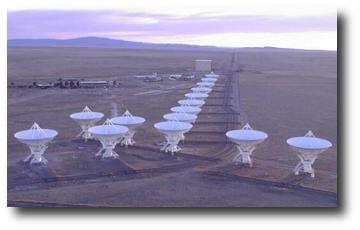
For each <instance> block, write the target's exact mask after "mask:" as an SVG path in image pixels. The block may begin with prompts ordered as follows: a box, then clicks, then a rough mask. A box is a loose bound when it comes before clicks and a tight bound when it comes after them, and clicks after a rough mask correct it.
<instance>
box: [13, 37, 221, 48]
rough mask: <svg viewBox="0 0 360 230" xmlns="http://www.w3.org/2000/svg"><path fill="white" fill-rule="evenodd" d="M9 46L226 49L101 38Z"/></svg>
mask: <svg viewBox="0 0 360 230" xmlns="http://www.w3.org/2000/svg"><path fill="white" fill-rule="evenodd" d="M7 45H8V46H11V47H14V46H15V47H18V46H36V47H97V48H142V49H182V50H183V49H191V50H194V49H224V48H220V47H215V46H197V45H185V44H156V43H146V42H133V41H126V40H119V39H110V38H100V37H81V38H73V39H9V40H8V41H7Z"/></svg>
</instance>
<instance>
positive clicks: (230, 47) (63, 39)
mask: <svg viewBox="0 0 360 230" xmlns="http://www.w3.org/2000/svg"><path fill="white" fill-rule="evenodd" d="M80 38H99V39H109V40H115V41H126V42H138V43H145V44H154V45H185V46H197V47H213V48H219V49H246V48H250V49H251V48H254V49H256V48H274V49H293V50H307V51H335V52H337V49H306V48H294V47H278V46H270V45H269V46H216V45H198V44H189V43H162V42H159V43H157V42H143V41H133V40H125V39H119V38H110V37H101V36H83V37H73V38H8V39H7V41H9V40H61V41H66V40H75V39H80ZM24 47H25V46H24ZM29 47H32V46H29ZM44 47H47V46H44ZM48 47H51V46H48ZM64 47H66V46H64ZM83 47H91V48H117V47H93V46H83Z"/></svg>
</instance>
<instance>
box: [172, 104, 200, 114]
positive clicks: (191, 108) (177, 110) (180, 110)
mask: <svg viewBox="0 0 360 230" xmlns="http://www.w3.org/2000/svg"><path fill="white" fill-rule="evenodd" d="M170 110H171V112H174V113H191V114H195V115H196V114H198V113H200V112H201V108H199V107H195V106H175V107H171V109H170Z"/></svg>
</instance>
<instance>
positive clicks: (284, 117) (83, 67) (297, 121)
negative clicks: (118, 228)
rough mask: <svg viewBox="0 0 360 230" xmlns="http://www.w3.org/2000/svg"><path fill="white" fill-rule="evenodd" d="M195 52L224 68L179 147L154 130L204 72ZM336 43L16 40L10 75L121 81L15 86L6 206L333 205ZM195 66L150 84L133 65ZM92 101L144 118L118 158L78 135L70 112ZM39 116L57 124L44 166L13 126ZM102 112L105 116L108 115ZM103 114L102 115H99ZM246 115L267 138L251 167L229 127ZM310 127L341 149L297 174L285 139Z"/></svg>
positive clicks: (111, 111) (150, 68)
mask: <svg viewBox="0 0 360 230" xmlns="http://www.w3.org/2000/svg"><path fill="white" fill-rule="evenodd" d="M195 59H211V60H213V69H214V71H215V72H216V73H219V74H220V79H219V80H218V81H217V82H216V85H215V86H214V90H213V91H212V92H211V93H210V97H209V98H208V99H207V100H206V104H205V105H204V106H203V107H202V111H201V113H200V114H199V117H198V120H197V121H196V123H195V125H194V128H193V129H192V130H191V131H190V132H189V133H188V134H186V140H185V142H184V143H181V144H180V147H181V148H182V150H181V151H180V152H179V153H176V154H175V156H171V155H170V154H168V153H164V152H161V151H160V147H161V146H159V143H160V142H162V141H163V140H164V137H163V136H162V135H161V134H160V133H159V132H157V130H155V128H153V125H154V123H156V122H159V121H163V118H162V116H163V114H165V113H169V112H170V108H171V107H173V106H177V101H178V100H180V99H183V98H184V94H185V93H188V92H190V88H191V87H193V86H194V85H195V84H196V82H198V81H200V78H201V74H199V73H195V72H194V60H195ZM336 61H337V60H336V52H330V51H302V50H286V49H285V50H283V49H239V50H225V49H224V50H219V51H206V50H204V51H199V50H197V51H188V50H187V51H181V50H145V49H144V50H141V49H109V48H107V49H100V48H35V47H22V48H14V47H8V83H9V82H14V83H15V85H16V84H31V83H32V82H33V81H38V82H50V81H54V80H56V79H58V78H60V77H69V76H70V77H74V78H86V79H98V80H102V79H105V80H116V81H118V82H119V83H120V86H119V87H118V88H109V89H103V88H96V89H59V88H54V89H38V88H30V89H29V88H9V89H8V111H7V112H8V127H7V128H8V205H9V206H20V207H73V206H76V207H336V206H337V156H338V155H337V154H338V151H337V91H336V90H337V69H336ZM153 72H157V73H158V74H160V75H164V76H165V75H166V74H170V73H183V74H194V73H195V74H196V78H195V79H193V80H191V81H171V80H169V79H167V78H164V81H162V82H143V81H141V80H138V79H135V78H134V75H137V74H150V73H153ZM86 105H88V106H90V108H91V109H92V110H93V111H99V112H103V113H104V114H105V118H108V117H112V116H115V115H116V114H122V113H123V112H124V111H125V109H128V110H129V111H130V112H131V113H132V114H134V115H138V116H142V117H145V118H146V122H145V123H144V125H142V126H141V127H140V128H139V129H138V132H137V134H136V135H135V140H136V144H135V146H130V147H128V148H124V147H120V146H117V147H116V152H117V153H119V155H120V159H117V160H99V159H96V158H95V156H94V155H95V153H96V152H97V151H98V149H99V147H100V143H99V142H97V141H95V140H89V141H88V142H84V141H83V140H81V139H78V138H75V136H76V135H77V134H78V133H79V132H80V127H78V126H77V124H76V123H75V122H74V121H72V120H71V119H70V118H69V115H70V114H71V113H74V112H79V111H81V110H82V109H83V108H84V107H85V106H86ZM33 122H38V123H39V125H40V126H41V127H43V128H53V129H56V130H57V131H58V132H59V135H58V136H57V137H56V139H55V140H54V141H53V142H52V143H51V144H50V145H49V148H48V149H47V152H46V153H45V157H46V158H47V159H48V160H49V163H48V164H47V165H44V166H27V165H25V164H23V163H22V160H23V159H24V158H25V157H26V156H27V154H28V152H29V150H28V149H27V147H26V146H25V145H23V144H20V143H19V142H18V141H17V140H16V139H15V138H14V136H13V135H14V133H15V132H17V131H20V130H23V129H28V128H30V126H31V125H32V124H33ZM101 122H104V119H103V120H102V121H101ZM101 122H99V124H100V123H101ZM246 122H250V124H251V126H252V127H253V128H254V129H259V130H262V131H265V132H267V133H268V134H269V138H268V139H267V140H266V141H265V142H264V143H262V144H261V145H259V147H258V148H257V149H256V150H255V151H254V153H253V160H254V167H253V168H249V167H247V166H242V165H234V164H233V163H232V162H231V159H232V158H233V156H234V155H235V154H236V151H237V150H236V148H235V147H234V145H233V144H231V143H230V142H229V141H228V140H227V139H226V137H225V132H226V131H228V130H230V129H238V128H241V127H242V126H243V125H244V124H245V123H246ZM308 130H312V131H313V132H314V133H315V135H317V136H319V137H323V138H326V139H328V140H330V141H331V142H332V143H333V147H332V148H331V149H329V150H328V151H327V152H325V153H324V154H322V155H321V156H320V157H319V159H317V161H316V162H315V164H314V168H315V172H316V178H314V179H312V178H310V177H309V176H307V175H299V176H295V175H293V172H292V169H293V168H294V167H295V165H296V164H297V162H298V158H297V156H296V154H295V153H294V152H293V150H291V149H290V148H289V147H288V146H287V145H286V139H287V138H289V137H292V136H303V135H304V134H305V133H306V132H307V131H308Z"/></svg>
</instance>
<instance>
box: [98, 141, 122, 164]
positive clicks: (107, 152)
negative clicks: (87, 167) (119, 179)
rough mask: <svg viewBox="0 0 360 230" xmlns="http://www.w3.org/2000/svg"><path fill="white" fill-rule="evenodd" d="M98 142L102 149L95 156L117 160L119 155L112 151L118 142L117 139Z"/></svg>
mask: <svg viewBox="0 0 360 230" xmlns="http://www.w3.org/2000/svg"><path fill="white" fill-rule="evenodd" d="M99 141H100V142H101V144H102V148H101V149H100V150H99V152H97V153H96V155H95V156H101V158H114V159H117V158H119V154H117V153H116V152H115V151H114V149H115V146H116V144H117V143H118V142H119V140H118V139H115V138H114V139H106V140H105V139H100V138H99Z"/></svg>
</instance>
